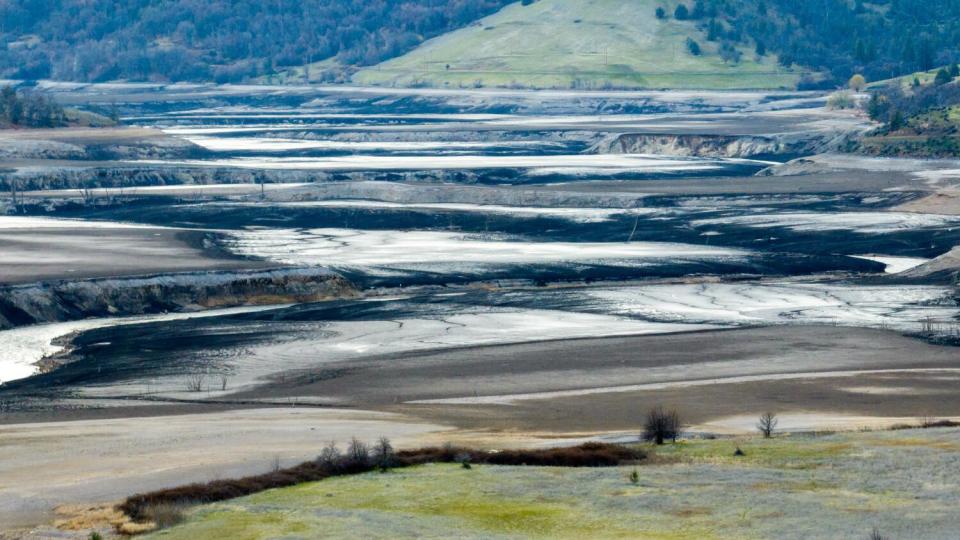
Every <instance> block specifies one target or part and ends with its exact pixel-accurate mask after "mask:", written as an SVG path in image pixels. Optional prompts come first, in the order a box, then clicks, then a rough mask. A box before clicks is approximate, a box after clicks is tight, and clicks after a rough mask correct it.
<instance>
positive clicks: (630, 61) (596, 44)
mask: <svg viewBox="0 0 960 540" xmlns="http://www.w3.org/2000/svg"><path fill="white" fill-rule="evenodd" d="M673 4H674V2H662V1H659V0H636V1H633V2H623V1H621V0H539V1H537V2H534V3H533V4H531V5H528V6H523V5H521V3H520V2H516V3H514V4H511V5H509V6H507V7H506V8H504V9H503V10H501V11H500V12H498V13H495V14H494V15H491V16H489V17H487V18H485V19H481V20H480V21H479V22H477V23H475V24H473V25H471V26H469V27H467V28H463V29H460V30H457V31H454V32H451V33H449V34H445V35H442V36H440V37H437V38H434V39H432V40H430V41H427V42H426V43H424V44H423V45H422V46H420V47H419V48H417V49H415V50H413V51H412V52H410V53H408V54H406V55H404V56H401V57H399V58H395V59H392V60H389V61H386V62H384V63H382V64H379V65H377V66H374V67H371V68H366V69H363V70H361V71H360V72H359V73H357V74H356V75H354V78H353V80H354V82H357V83H360V84H374V85H396V86H418V85H420V86H451V87H475V86H487V87H491V86H493V87H506V86H518V87H536V88H571V87H575V88H605V87H626V88H684V89H776V88H793V87H795V86H796V83H797V81H798V79H799V74H798V73H797V72H794V71H790V70H786V69H784V68H782V67H781V66H779V65H778V64H777V61H776V58H775V57H774V56H773V55H768V56H766V57H763V58H761V59H759V60H758V59H757V58H756V57H755V56H756V55H755V54H754V52H753V51H752V50H746V49H744V50H743V53H744V54H743V60H742V61H741V62H740V63H739V64H736V65H731V64H726V63H724V62H723V60H722V59H721V58H720V56H719V54H718V52H717V45H716V44H714V43H710V42H708V41H706V38H705V36H704V35H703V34H702V33H701V32H700V31H699V30H698V29H697V28H696V25H695V23H694V22H692V21H676V20H674V19H673V18H672V17H670V18H668V19H666V20H658V19H657V18H656V17H655V15H654V13H655V10H656V8H657V6H660V5H666V6H672V5H673ZM670 11H671V12H672V7H671V9H670ZM688 37H692V38H693V39H694V40H696V41H697V42H698V43H699V44H700V46H701V47H702V49H703V54H702V55H701V56H694V55H692V54H690V52H689V51H688V49H687V45H686V40H687V38H688Z"/></svg>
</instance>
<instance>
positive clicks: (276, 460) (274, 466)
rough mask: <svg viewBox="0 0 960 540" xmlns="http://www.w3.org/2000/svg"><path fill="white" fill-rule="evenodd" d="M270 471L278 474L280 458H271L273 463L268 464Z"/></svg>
mask: <svg viewBox="0 0 960 540" xmlns="http://www.w3.org/2000/svg"><path fill="white" fill-rule="evenodd" d="M270 470H271V471H272V472H280V456H273V461H272V462H271V463H270Z"/></svg>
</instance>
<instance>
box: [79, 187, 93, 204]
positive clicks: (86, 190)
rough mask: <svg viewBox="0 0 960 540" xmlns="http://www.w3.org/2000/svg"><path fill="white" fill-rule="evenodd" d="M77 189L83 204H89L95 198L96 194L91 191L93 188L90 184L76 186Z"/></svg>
mask: <svg viewBox="0 0 960 540" xmlns="http://www.w3.org/2000/svg"><path fill="white" fill-rule="evenodd" d="M77 191H79V192H80V198H82V199H83V203H84V204H90V203H92V202H93V201H94V199H96V194H95V193H94V192H93V188H92V187H90V186H83V187H80V188H77Z"/></svg>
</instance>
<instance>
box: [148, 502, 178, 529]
mask: <svg viewBox="0 0 960 540" xmlns="http://www.w3.org/2000/svg"><path fill="white" fill-rule="evenodd" d="M184 510H185V507H184V506H183V505H181V504H170V503H159V504H154V505H150V506H148V507H147V508H146V509H144V512H143V514H144V517H145V518H146V519H147V521H152V522H153V523H154V524H156V526H157V528H158V529H166V528H167V527H173V526H174V525H177V524H179V523H180V522H182V521H183V519H184V516H183V513H184Z"/></svg>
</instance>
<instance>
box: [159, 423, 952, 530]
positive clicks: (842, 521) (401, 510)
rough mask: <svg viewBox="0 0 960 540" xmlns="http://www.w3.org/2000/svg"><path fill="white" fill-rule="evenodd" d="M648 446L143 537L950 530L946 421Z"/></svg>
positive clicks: (418, 475) (312, 502)
mask: <svg viewBox="0 0 960 540" xmlns="http://www.w3.org/2000/svg"><path fill="white" fill-rule="evenodd" d="M738 444H739V446H740V448H742V449H743V451H744V452H745V453H746V455H745V456H741V457H736V456H734V449H735V447H736V446H737V445H738ZM658 456H659V457H658V458H657V459H655V460H652V461H651V462H650V463H649V464H647V465H642V466H638V467H636V468H633V467H619V468H616V467H615V468H602V469H591V468H586V469H569V468H549V467H547V468H545V467H501V466H487V465H483V466H480V465H474V466H473V468H472V469H470V470H465V469H462V468H460V467H458V466H456V465H427V466H422V467H414V468H410V469H403V470H397V471H393V472H389V473H386V474H381V473H370V474H365V475H361V476H355V477H342V478H336V479H330V480H324V481H321V482H316V483H310V484H302V485H299V486H295V487H291V488H284V489H276V490H271V491H266V492H263V493H259V494H256V495H252V496H249V497H244V498H241V499H236V500H233V501H229V502H226V503H221V504H214V505H208V506H205V507H200V508H199V509H197V510H194V511H192V512H191V513H190V515H189V516H188V518H187V521H186V522H185V523H183V524H182V525H179V526H177V527H174V528H172V529H168V530H166V531H161V532H160V533H157V534H155V535H154V536H153V537H154V538H158V539H159V538H163V539H170V540H175V539H190V540H204V539H208V538H211V539H212V538H233V539H236V540H245V539H249V540H255V539H262V538H293V537H297V538H315V537H321V536H323V537H349V538H410V537H420V538H424V537H426V538H675V539H680V538H697V539H702V538H868V535H869V534H870V532H871V530H873V528H874V527H876V528H877V530H878V531H879V532H880V533H881V534H883V535H884V536H883V537H884V538H918V537H923V538H946V537H950V536H951V534H952V533H951V532H950V531H956V530H958V528H960V504H958V503H960V489H958V488H960V478H958V477H957V475H956V474H955V473H954V471H955V469H956V464H957V463H958V460H960V431H958V430H956V429H928V430H905V431H892V432H876V433H846V434H838V435H827V436H802V435H800V436H784V437H777V438H775V439H771V440H765V439H761V438H750V439H744V440H739V441H735V440H698V441H690V442H686V443H680V444H676V445H668V446H666V447H663V448H661V449H660V450H659V451H658ZM633 470H636V471H638V480H637V481H636V482H632V481H631V480H630V478H629V476H630V473H631V472H632V471H633Z"/></svg>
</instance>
